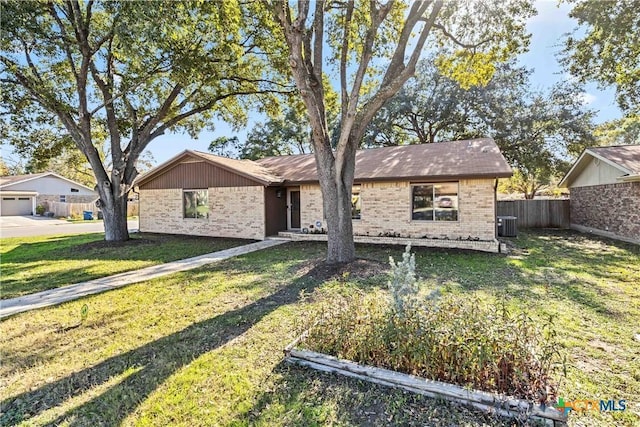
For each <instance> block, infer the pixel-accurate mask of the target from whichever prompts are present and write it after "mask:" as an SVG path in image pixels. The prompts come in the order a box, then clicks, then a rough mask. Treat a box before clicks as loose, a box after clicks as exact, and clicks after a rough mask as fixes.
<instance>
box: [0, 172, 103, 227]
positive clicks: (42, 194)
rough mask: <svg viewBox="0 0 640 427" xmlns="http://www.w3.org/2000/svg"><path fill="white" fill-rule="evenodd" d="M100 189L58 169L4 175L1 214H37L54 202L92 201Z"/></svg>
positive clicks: (0, 181) (0, 188) (1, 179)
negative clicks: (37, 207)
mask: <svg viewBox="0 0 640 427" xmlns="http://www.w3.org/2000/svg"><path fill="white" fill-rule="evenodd" d="M97 198H98V193H97V192H96V191H94V190H92V189H91V188H89V187H87V186H85V185H82V184H79V183H77V182H75V181H72V180H70V179H67V178H65V177H63V176H60V175H58V174H57V173H54V172H43V173H35V174H30V175H13V176H3V177H0V199H1V200H0V202H1V204H0V215H2V216H12V215H33V214H35V212H36V206H38V205H42V206H43V207H44V208H45V210H48V208H49V203H50V202H63V203H91V202H93V201H95V200H96V199H97Z"/></svg>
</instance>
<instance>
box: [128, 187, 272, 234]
mask: <svg viewBox="0 0 640 427" xmlns="http://www.w3.org/2000/svg"><path fill="white" fill-rule="evenodd" d="M208 197H209V218H206V219H204V218H203V219H195V218H183V206H182V190H181V189H163V190H142V189H141V190H140V231H142V232H151V233H169V234H191V235H198V236H212V237H233V238H240V239H256V240H262V239H264V237H265V209H264V187H262V186H250V187H217V188H209V196H208Z"/></svg>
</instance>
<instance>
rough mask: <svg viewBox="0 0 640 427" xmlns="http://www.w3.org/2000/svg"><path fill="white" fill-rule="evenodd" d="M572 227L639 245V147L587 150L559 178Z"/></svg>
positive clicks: (625, 146) (620, 146) (624, 146)
mask: <svg viewBox="0 0 640 427" xmlns="http://www.w3.org/2000/svg"><path fill="white" fill-rule="evenodd" d="M559 186H560V187H567V188H569V191H570V193H571V196H570V200H571V201H570V203H571V208H570V211H571V228H574V229H576V230H580V231H584V232H591V233H594V234H599V235H602V236H606V237H612V238H615V239H620V240H625V241H630V242H634V243H640V145H619V146H610V147H594V148H587V149H586V150H584V152H583V153H582V154H581V155H580V157H578V160H576V162H575V163H574V165H573V166H572V167H571V169H570V170H569V172H567V174H566V175H565V176H564V178H562V181H560V184H559Z"/></svg>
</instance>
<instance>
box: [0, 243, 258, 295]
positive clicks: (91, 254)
mask: <svg viewBox="0 0 640 427" xmlns="http://www.w3.org/2000/svg"><path fill="white" fill-rule="evenodd" d="M254 242H255V240H242V239H227V238H214V237H206V236H177V235H160V234H151V233H144V234H137V235H135V236H133V237H132V238H131V239H130V240H127V241H126V242H106V241H104V240H103V235H102V234H95V233H94V234H89V235H82V236H63V237H57V236H54V237H51V238H47V239H46V240H45V241H42V242H36V243H21V244H19V245H18V246H16V247H15V248H13V249H11V250H9V251H7V252H6V253H3V254H2V275H3V280H2V290H3V292H2V295H0V299H7V298H15V297H19V296H22V295H26V294H31V293H35V292H41V291H45V290H48V289H55V288H59V287H61V286H66V285H71V284H75V283H79V282H84V281H87V280H93V279H97V278H102V277H105V276H108V275H110V274H116V273H121V272H125V271H131V270H132V269H136V268H144V267H146V266H151V265H157V264H160V263H164V262H170V261H175V260H179V259H184V258H190V257H193V256H197V255H201V254H205V253H209V252H216V251H219V250H224V249H229V248H232V247H237V246H241V245H244V244H248V243H254ZM158 245H159V246H158ZM87 261H88V262H89V263H88V264H87ZM101 261H104V262H105V263H109V265H110V266H114V267H113V268H114V269H115V270H116V271H115V272H114V271H113V270H111V271H109V269H108V268H105V265H107V264H102V263H101ZM129 261H137V262H144V263H145V264H143V265H139V266H137V267H131V266H130V265H129V266H128V262H129ZM64 262H69V263H68V264H64ZM48 263H59V264H56V267H55V268H49V269H47V268H46V267H47V264H48ZM81 264H83V266H81V267H77V268H74V267H76V266H79V265H81ZM65 267H66V268H65ZM25 271H26V272H27V275H28V276H27V277H24V274H21V273H23V272H25ZM36 271H37V272H36Z"/></svg>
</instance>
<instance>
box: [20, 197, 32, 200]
mask: <svg viewBox="0 0 640 427" xmlns="http://www.w3.org/2000/svg"><path fill="white" fill-rule="evenodd" d="M18 200H31V197H18Z"/></svg>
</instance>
